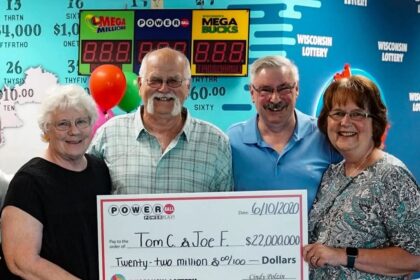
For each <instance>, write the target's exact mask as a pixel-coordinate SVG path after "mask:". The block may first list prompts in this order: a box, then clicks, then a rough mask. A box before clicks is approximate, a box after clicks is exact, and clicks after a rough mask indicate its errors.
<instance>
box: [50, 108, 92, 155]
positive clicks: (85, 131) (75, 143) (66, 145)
mask: <svg viewBox="0 0 420 280" xmlns="http://www.w3.org/2000/svg"><path fill="white" fill-rule="evenodd" d="M86 119H87V120H88V121H89V118H88V115H87V114H86V113H85V112H83V111H79V110H75V109H66V110H62V111H57V112H55V113H53V114H52V115H51V120H50V122H49V123H48V124H47V129H46V131H45V138H46V139H47V140H48V142H49V145H48V150H49V152H50V154H51V155H52V156H53V157H55V158H56V159H58V160H59V161H64V162H68V161H76V160H80V159H82V158H83V156H84V153H85V152H86V150H87V148H88V146H89V143H90V134H91V131H92V124H91V123H90V122H89V125H88V126H86V127H85V125H84V121H83V120H86ZM63 122H64V123H65V122H71V125H70V127H69V128H68V129H67V130H60V129H64V128H63V125H62V124H63ZM75 122H77V123H79V124H78V127H76V126H75ZM60 127H61V128H60Z"/></svg>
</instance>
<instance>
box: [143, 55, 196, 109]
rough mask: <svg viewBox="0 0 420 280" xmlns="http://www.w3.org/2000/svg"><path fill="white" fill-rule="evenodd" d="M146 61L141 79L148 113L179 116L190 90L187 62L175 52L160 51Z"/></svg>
mask: <svg viewBox="0 0 420 280" xmlns="http://www.w3.org/2000/svg"><path fill="white" fill-rule="evenodd" d="M146 63H147V67H146V70H145V73H144V77H141V79H140V80H139V83H140V93H141V97H142V99H143V101H144V104H145V106H146V110H145V114H150V115H155V116H159V115H160V116H172V117H173V116H177V115H179V114H180V113H181V109H182V104H183V103H184V101H185V99H186V98H187V96H188V92H189V80H186V77H184V73H185V67H186V64H185V61H184V60H183V59H182V57H180V56H179V54H178V53H176V52H174V51H171V50H161V51H156V52H154V53H153V54H152V55H151V56H149V57H148V58H147V62H146ZM179 82H181V85H179V86H178V84H179ZM159 84H160V85H159ZM157 85H159V86H157Z"/></svg>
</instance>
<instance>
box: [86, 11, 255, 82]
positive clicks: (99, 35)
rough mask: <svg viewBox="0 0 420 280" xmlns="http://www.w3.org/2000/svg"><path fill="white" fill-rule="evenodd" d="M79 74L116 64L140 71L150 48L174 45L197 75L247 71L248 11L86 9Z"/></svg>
mask: <svg viewBox="0 0 420 280" xmlns="http://www.w3.org/2000/svg"><path fill="white" fill-rule="evenodd" d="M79 19H80V33H79V65H78V66H79V74H80V75H90V73H91V72H92V71H93V70H94V69H95V68H96V67H98V66H99V65H102V64H114V65H117V66H118V67H120V68H121V69H122V70H123V71H131V72H135V73H138V71H139V69H140V65H141V62H142V60H143V57H144V56H145V55H146V54H147V53H148V52H149V51H151V50H155V49H158V48H163V47H171V48H173V49H176V50H179V51H181V52H183V53H184V54H185V55H186V56H187V57H188V58H189V60H190V63H191V74H192V75H193V76H247V75H248V48H249V10H184V9H182V10H81V11H80V15H79Z"/></svg>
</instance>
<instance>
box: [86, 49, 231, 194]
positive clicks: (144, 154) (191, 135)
mask: <svg viewBox="0 0 420 280" xmlns="http://www.w3.org/2000/svg"><path fill="white" fill-rule="evenodd" d="M138 83H139V85H140V89H139V90H140V96H141V97H142V100H143V104H144V105H142V106H140V107H139V109H138V110H137V111H136V112H135V113H131V114H127V115H122V116H117V117H114V118H112V119H111V120H109V121H108V122H107V123H106V124H104V125H103V126H102V127H101V128H100V129H99V130H98V131H97V133H96V135H95V137H94V139H93V141H92V144H91V147H90V153H93V154H95V155H97V156H99V157H101V158H103V159H104V160H105V162H106V163H107V165H108V167H109V170H110V174H111V178H112V183H113V193H115V194H134V193H171V192H213V191H230V190H232V188H233V179H232V157H231V150H230V145H229V142H228V139H227V136H226V135H225V134H224V133H223V132H222V131H221V130H220V129H218V128H217V127H215V126H214V125H212V124H210V123H207V122H204V121H202V120H199V119H196V118H192V117H191V115H190V113H189V112H188V110H187V109H186V108H185V107H183V104H184V102H185V100H186V99H187V97H188V94H189V89H190V85H191V70H190V64H189V61H188V59H187V58H186V57H185V55H183V54H182V53H181V52H178V51H175V50H173V49H170V48H163V49H159V50H155V51H152V52H150V53H148V54H147V55H146V56H145V57H144V59H143V62H142V64H141V68H140V73H139V80H138Z"/></svg>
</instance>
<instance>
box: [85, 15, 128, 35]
mask: <svg viewBox="0 0 420 280" xmlns="http://www.w3.org/2000/svg"><path fill="white" fill-rule="evenodd" d="M85 22H86V24H87V26H88V27H89V28H90V29H92V30H93V31H94V32H95V33H104V32H113V31H118V30H124V29H126V28H127V26H126V23H125V18H123V17H113V16H95V15H93V14H87V15H86V16H85Z"/></svg>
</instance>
